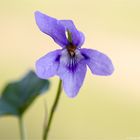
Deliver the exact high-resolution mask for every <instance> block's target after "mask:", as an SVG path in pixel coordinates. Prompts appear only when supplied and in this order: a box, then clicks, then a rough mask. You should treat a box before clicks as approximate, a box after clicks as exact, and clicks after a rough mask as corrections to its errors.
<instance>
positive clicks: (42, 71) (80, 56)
mask: <svg viewBox="0 0 140 140" xmlns="http://www.w3.org/2000/svg"><path fill="white" fill-rule="evenodd" d="M35 19H36V23H37V25H38V27H39V29H40V30H41V31H42V32H43V33H45V34H47V35H49V36H51V37H52V38H53V40H54V41H55V42H56V43H57V44H58V45H60V46H61V47H62V49H58V50H55V51H52V52H50V53H48V54H46V55H45V56H43V57H42V58H40V59H39V60H38V61H37V62H36V73H37V75H38V76H39V77H40V78H42V79H48V78H50V77H52V76H54V75H58V76H59V77H60V79H61V80H62V83H63V88H64V91H65V93H66V94H67V95H68V96H69V97H75V96H76V95H77V93H78V92H79V89H80V87H81V86H82V84H83V81H84V78H85V74H86V71H87V65H88V67H89V68H90V70H91V72H92V73H93V74H95V75H101V76H107V75H111V74H112V73H113V71H114V68H113V65H112V62H111V60H110V59H109V58H108V57H107V56H106V55H105V54H103V53H101V52H99V51H97V50H92V49H81V46H82V45H83V43H84V41H85V37H84V35H83V33H82V32H80V31H79V30H77V29H76V27H75V25H74V23H73V21H72V20H57V19H55V18H52V17H50V16H47V15H45V14H42V13H41V12H39V11H37V12H35Z"/></svg>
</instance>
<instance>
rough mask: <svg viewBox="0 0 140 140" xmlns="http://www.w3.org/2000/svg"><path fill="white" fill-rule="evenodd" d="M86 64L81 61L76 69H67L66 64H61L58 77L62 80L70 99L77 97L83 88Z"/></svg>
mask: <svg viewBox="0 0 140 140" xmlns="http://www.w3.org/2000/svg"><path fill="white" fill-rule="evenodd" d="M86 70H87V68H86V64H85V63H84V62H82V61H80V62H79V63H78V64H76V65H75V66H74V68H72V67H71V68H70V67H67V65H65V64H62V63H61V64H60V66H59V70H58V75H59V76H60V78H61V79H62V82H63V88H64V91H65V93H66V94H67V96H68V97H71V98H72V97H75V96H76V95H77V93H78V92H79V89H80V88H81V86H82V84H83V81H84V78H85V74H86Z"/></svg>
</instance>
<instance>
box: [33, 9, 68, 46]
mask: <svg viewBox="0 0 140 140" xmlns="http://www.w3.org/2000/svg"><path fill="white" fill-rule="evenodd" d="M35 19H36V23H37V25H38V27H39V29H40V30H41V31H42V32H43V33H45V34H47V35H49V36H51V37H52V38H53V39H54V41H55V42H56V43H57V44H59V45H60V46H62V47H65V46H67V45H68V41H67V38H66V35H65V28H64V26H63V25H61V24H60V23H59V22H58V20H57V19H55V18H52V17H49V16H47V15H45V14H42V13H41V12H39V11H36V12H35Z"/></svg>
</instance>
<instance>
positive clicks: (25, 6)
mask: <svg viewBox="0 0 140 140" xmlns="http://www.w3.org/2000/svg"><path fill="white" fill-rule="evenodd" d="M36 10H40V11H42V12H44V13H46V14H48V15H50V16H53V17H56V18H58V19H72V20H74V22H75V24H76V25H77V28H78V29H79V30H81V31H83V32H84V33H85V36H86V42H85V44H84V47H86V48H93V49H97V50H99V51H101V52H104V53H106V54H107V55H108V56H109V57H110V58H111V59H112V61H113V63H114V66H115V72H114V74H113V75H112V76H110V77H98V76H93V75H92V74H91V73H90V70H88V72H87V75H86V78H85V82H84V85H83V87H82V88H81V90H80V92H79V94H78V96H77V97H76V98H74V99H70V98H68V97H67V96H66V95H65V93H63V94H62V96H61V101H60V104H59V107H58V109H57V111H56V114H55V119H54V121H53V124H52V128H51V133H50V139H51V140H133V139H137V140H138V139H140V85H139V79H140V0H98V1H97V0H96V1H95V0H76V1H75V0H70V1H67V0H0V91H1V90H2V88H3V86H4V85H5V84H6V83H7V82H8V81H10V80H13V79H17V78H19V77H21V75H22V74H24V73H25V72H26V71H28V70H29V69H31V68H32V69H34V63H35V61H36V60H37V59H38V58H39V57H41V56H43V55H44V54H46V53H47V52H49V51H51V50H55V49H56V48H59V46H58V45H56V44H55V43H54V42H53V41H52V39H50V38H49V37H48V36H46V35H45V34H43V33H41V32H40V31H39V29H38V27H37V26H36V24H35V20H34V11H36ZM51 83H52V84H51V89H50V91H49V92H50V93H48V94H46V95H45V96H41V97H39V98H38V99H37V100H36V102H34V104H33V105H32V106H31V108H30V109H29V110H28V111H27V112H26V114H25V124H26V127H27V133H28V136H29V139H30V140H40V139H41V136H42V128H43V122H44V102H45V101H46V102H47V105H48V110H49V109H50V106H51V105H52V102H53V99H54V97H55V91H56V88H57V85H58V77H53V78H51ZM18 127H19V126H18V120H17V119H16V118H14V117H10V116H7V117H2V118H0V140H17V139H19V129H18Z"/></svg>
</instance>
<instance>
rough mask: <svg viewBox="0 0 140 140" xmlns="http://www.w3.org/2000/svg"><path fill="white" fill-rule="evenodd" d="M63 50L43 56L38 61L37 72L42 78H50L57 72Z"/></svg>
mask: <svg viewBox="0 0 140 140" xmlns="http://www.w3.org/2000/svg"><path fill="white" fill-rule="evenodd" d="M60 55H61V50H56V51H53V52H50V53H48V54H47V55H45V56H43V57H41V58H40V59H39V60H37V62H36V74H37V75H38V77H40V78H42V79H48V78H50V77H52V76H54V75H56V74H57V70H58V67H59V59H60Z"/></svg>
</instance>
